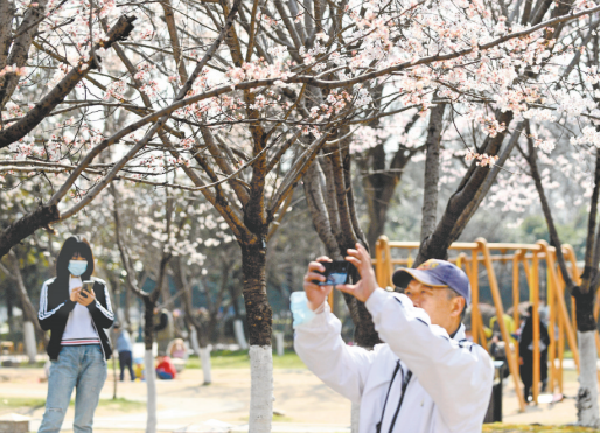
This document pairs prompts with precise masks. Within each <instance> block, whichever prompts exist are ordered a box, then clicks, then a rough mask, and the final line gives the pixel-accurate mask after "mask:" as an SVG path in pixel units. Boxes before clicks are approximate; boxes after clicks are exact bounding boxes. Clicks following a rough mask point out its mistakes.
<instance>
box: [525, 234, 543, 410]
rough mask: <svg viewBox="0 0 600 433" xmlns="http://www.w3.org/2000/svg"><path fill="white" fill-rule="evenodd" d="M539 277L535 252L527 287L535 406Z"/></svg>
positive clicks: (538, 364) (538, 349)
mask: <svg viewBox="0 0 600 433" xmlns="http://www.w3.org/2000/svg"><path fill="white" fill-rule="evenodd" d="M538 245H540V247H541V248H540V250H542V248H545V247H546V243H545V242H543V241H539V242H538ZM542 245H543V246H542ZM539 276H540V273H539V257H538V252H537V251H535V252H534V253H533V257H532V259H531V286H530V287H529V289H530V292H529V294H530V298H529V303H530V304H531V328H532V342H533V350H532V353H531V357H532V368H533V376H532V381H531V397H532V400H533V401H534V402H535V403H536V404H537V402H538V393H539V383H540V318H539V314H538V309H539V306H540V303H539V301H540V293H539Z"/></svg>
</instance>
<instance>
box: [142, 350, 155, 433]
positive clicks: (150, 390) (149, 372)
mask: <svg viewBox="0 0 600 433" xmlns="http://www.w3.org/2000/svg"><path fill="white" fill-rule="evenodd" d="M144 361H145V364H146V365H145V369H146V390H147V396H148V397H147V400H146V411H147V417H146V433H156V379H155V378H156V374H155V373H154V354H153V353H152V350H146V353H145V356H144Z"/></svg>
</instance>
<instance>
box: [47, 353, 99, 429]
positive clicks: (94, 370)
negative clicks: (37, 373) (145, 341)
mask: <svg viewBox="0 0 600 433" xmlns="http://www.w3.org/2000/svg"><path fill="white" fill-rule="evenodd" d="M105 380H106V360H105V359H104V353H103V352H102V348H101V347H100V345H99V344H89V345H84V346H64V347H63V348H62V349H61V351H60V354H59V355H58V360H56V361H52V363H51V365H50V376H49V377H48V398H47V400H46V411H45V412H44V417H43V418H42V424H41V426H40V429H39V430H38V433H59V432H60V429H61V427H62V423H63V420H64V418H65V414H66V413H67V409H68V407H69V401H70V400H71V393H72V392H73V388H77V392H76V396H75V421H74V423H73V424H74V425H73V427H74V431H75V433H88V432H89V433H91V431H92V421H93V418H94V412H95V411H96V406H98V400H99V398H100V391H101V390H102V387H103V386H104V381H105Z"/></svg>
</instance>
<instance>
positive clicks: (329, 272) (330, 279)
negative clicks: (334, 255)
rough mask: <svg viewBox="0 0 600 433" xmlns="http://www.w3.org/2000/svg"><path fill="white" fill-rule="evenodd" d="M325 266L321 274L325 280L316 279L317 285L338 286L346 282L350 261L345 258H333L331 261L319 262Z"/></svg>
mask: <svg viewBox="0 0 600 433" xmlns="http://www.w3.org/2000/svg"><path fill="white" fill-rule="evenodd" d="M321 264H322V265H323V266H325V272H324V273H323V275H325V277H326V278H327V280H326V281H317V282H316V284H318V285H319V286H339V285H342V284H347V283H348V272H349V270H350V266H351V264H350V262H348V261H346V260H334V261H333V262H321Z"/></svg>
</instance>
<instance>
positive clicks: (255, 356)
mask: <svg viewBox="0 0 600 433" xmlns="http://www.w3.org/2000/svg"><path fill="white" fill-rule="evenodd" d="M265 259H266V244H265V243H264V242H261V241H260V240H259V241H258V242H256V243H254V244H251V245H242V266H243V272H244V302H245V305H246V320H247V321H248V329H249V334H250V335H249V340H250V365H251V367H250V380H251V400H250V431H251V432H252V433H268V432H270V431H271V419H272V417H273V353H272V345H271V334H272V324H273V312H272V310H271V306H270V305H269V303H268V301H267V291H266V272H265V271H266V262H265Z"/></svg>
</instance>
